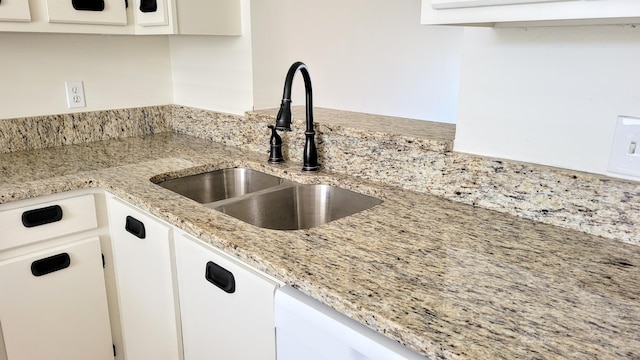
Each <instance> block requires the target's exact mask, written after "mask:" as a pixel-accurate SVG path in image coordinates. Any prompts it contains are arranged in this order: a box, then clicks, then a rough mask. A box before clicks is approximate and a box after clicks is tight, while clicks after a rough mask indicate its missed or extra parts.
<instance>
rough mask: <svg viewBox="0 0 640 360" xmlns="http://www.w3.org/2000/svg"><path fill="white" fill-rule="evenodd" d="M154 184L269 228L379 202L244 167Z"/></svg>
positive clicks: (296, 225)
mask: <svg viewBox="0 0 640 360" xmlns="http://www.w3.org/2000/svg"><path fill="white" fill-rule="evenodd" d="M157 184H158V185H160V186H162V187H164V188H166V189H169V190H171V191H173V192H176V193H178V194H180V195H183V196H186V197H188V198H190V199H192V200H195V201H197V202H199V203H201V204H204V205H205V206H207V207H210V208H212V209H215V210H218V211H220V212H223V213H225V214H227V215H229V216H232V217H234V218H236V219H239V220H242V221H244V222H246V223H249V224H252V225H255V226H258V227H261V228H266V229H275V230H298V229H309V228H312V227H316V226H318V225H322V224H326V223H328V222H330V221H333V220H337V219H340V218H343V217H346V216H349V215H353V214H355V213H357V212H360V211H363V210H366V209H369V208H371V207H374V206H376V205H378V204H380V203H382V201H381V200H378V199H376V198H373V197H371V196H367V195H363V194H359V193H356V192H353V191H350V190H347V189H342V188H339V187H336V186H330V185H302V184H297V183H294V182H291V181H286V180H284V179H282V178H279V177H277V176H273V175H269V174H265V173H262V172H260V171H256V170H253V169H247V168H229V169H221V170H215V171H211V172H207V173H204V174H198V175H191V176H185V177H181V178H177V179H172V180H166V181H162V182H160V183H157Z"/></svg>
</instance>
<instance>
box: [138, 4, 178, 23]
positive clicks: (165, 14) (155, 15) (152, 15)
mask: <svg viewBox="0 0 640 360" xmlns="http://www.w3.org/2000/svg"><path fill="white" fill-rule="evenodd" d="M168 3H169V4H171V0H156V1H155V9H153V8H152V7H151V6H148V7H145V6H144V5H146V4H148V2H146V1H144V0H133V15H134V20H135V23H136V25H139V26H143V27H147V26H167V25H169V15H170V13H171V8H170V7H169V6H168V5H169V4H168Z"/></svg>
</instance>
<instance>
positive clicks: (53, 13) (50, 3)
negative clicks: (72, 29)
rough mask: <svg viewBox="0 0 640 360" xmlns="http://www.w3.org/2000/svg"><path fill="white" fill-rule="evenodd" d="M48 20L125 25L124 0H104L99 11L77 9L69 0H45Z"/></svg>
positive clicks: (125, 11)
mask: <svg viewBox="0 0 640 360" xmlns="http://www.w3.org/2000/svg"><path fill="white" fill-rule="evenodd" d="M46 1H47V2H46V3H47V15H48V19H49V22H52V23H70V24H97V25H126V24H127V9H126V7H125V2H124V0H104V8H103V9H102V10H101V11H93V10H77V9H76V8H74V5H73V3H72V1H71V0H46Z"/></svg>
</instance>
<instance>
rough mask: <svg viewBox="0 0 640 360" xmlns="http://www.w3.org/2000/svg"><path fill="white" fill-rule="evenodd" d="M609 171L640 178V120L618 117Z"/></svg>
mask: <svg viewBox="0 0 640 360" xmlns="http://www.w3.org/2000/svg"><path fill="white" fill-rule="evenodd" d="M608 170H609V171H610V172H612V173H616V174H623V175H630V176H634V177H638V178H640V118H635V117H630V116H618V120H617V121H616V131H615V135H614V137H613V144H612V146H611V154H610V156H609V168H608Z"/></svg>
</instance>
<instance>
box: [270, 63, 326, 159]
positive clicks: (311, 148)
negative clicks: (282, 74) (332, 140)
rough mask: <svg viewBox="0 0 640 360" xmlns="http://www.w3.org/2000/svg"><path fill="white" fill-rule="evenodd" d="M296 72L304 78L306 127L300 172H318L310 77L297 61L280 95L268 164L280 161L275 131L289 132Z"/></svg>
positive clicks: (302, 65)
mask: <svg viewBox="0 0 640 360" xmlns="http://www.w3.org/2000/svg"><path fill="white" fill-rule="evenodd" d="M298 70H300V72H301V73H302V77H303V78H304V92H305V102H306V103H305V107H306V115H307V127H306V130H305V132H304V136H305V143H304V153H303V161H302V163H303V166H302V171H319V170H320V165H319V164H318V151H317V150H316V142H315V135H316V132H315V130H314V129H313V95H312V90H311V77H310V76H309V71H308V70H307V66H306V65H305V64H304V63H301V62H299V61H298V62H295V63H293V65H291V67H290V68H289V72H288V73H287V77H286V79H285V82H284V94H283V95H282V103H281V104H280V111H278V116H277V117H276V126H275V129H272V130H273V132H272V138H271V149H272V154H271V155H270V156H269V162H280V161H282V160H281V155H280V156H279V157H278V156H277V155H279V154H276V153H277V151H279V148H278V149H277V150H276V149H275V148H274V145H275V144H276V143H277V140H278V139H279V136H277V134H275V130H276V129H277V130H284V131H291V85H292V84H293V76H294V75H295V74H296V72H297V71H298ZM274 134H275V136H274Z"/></svg>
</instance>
